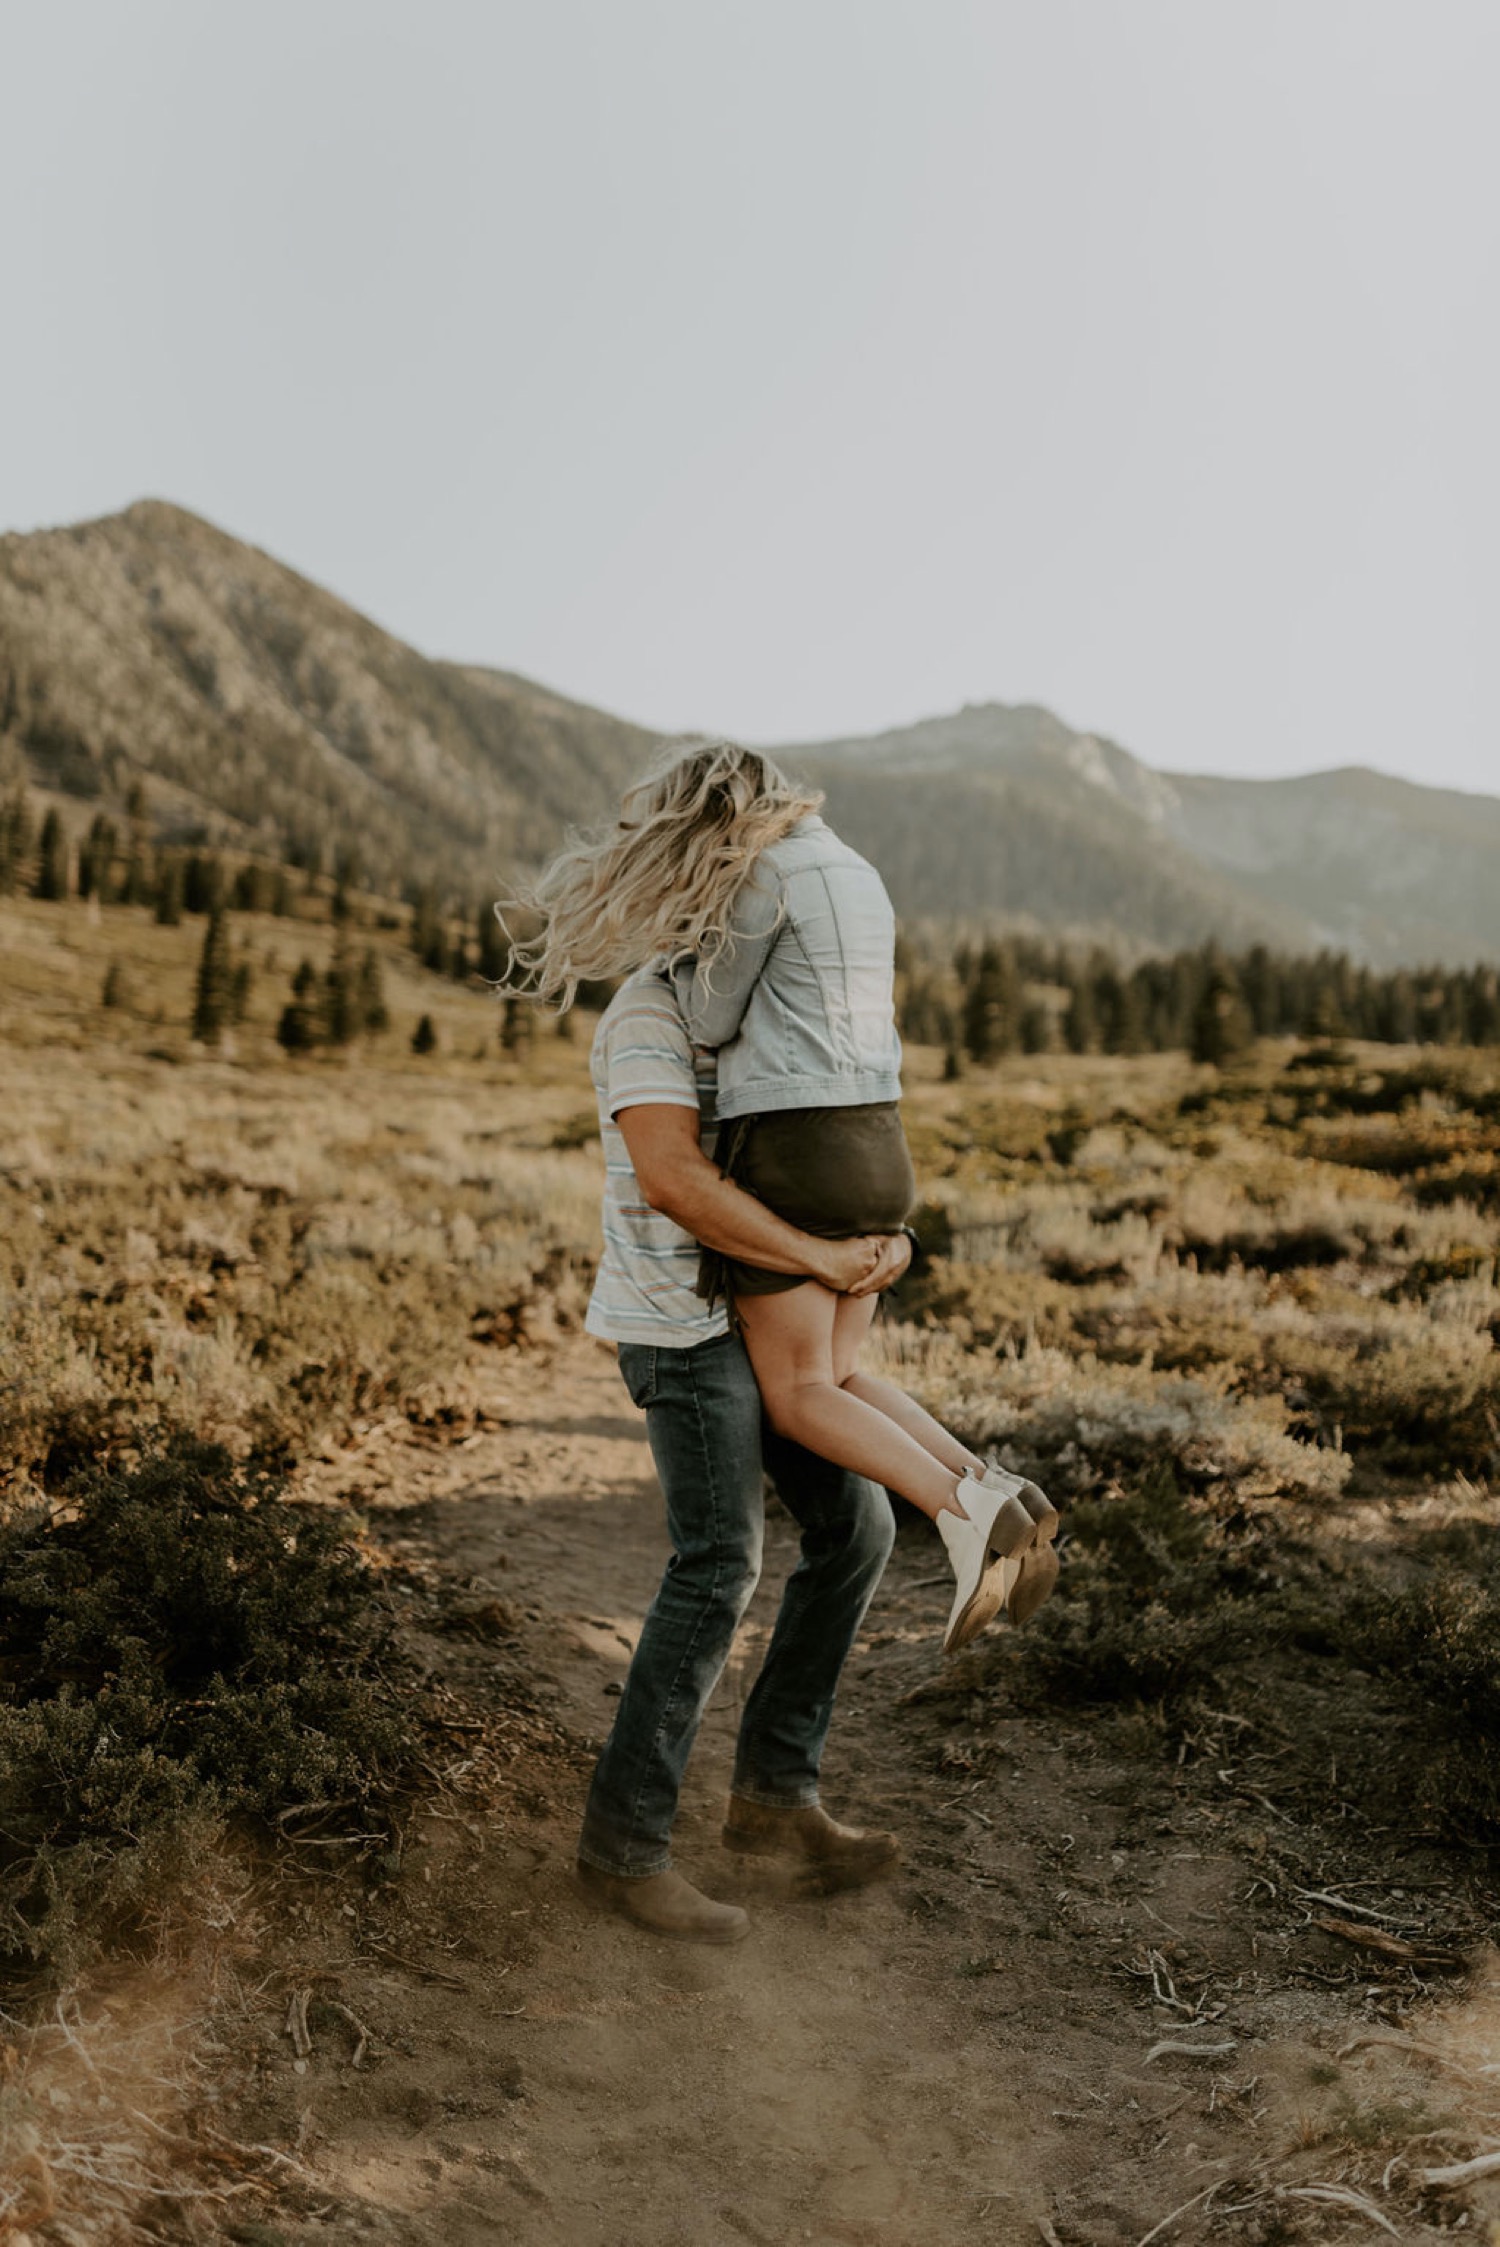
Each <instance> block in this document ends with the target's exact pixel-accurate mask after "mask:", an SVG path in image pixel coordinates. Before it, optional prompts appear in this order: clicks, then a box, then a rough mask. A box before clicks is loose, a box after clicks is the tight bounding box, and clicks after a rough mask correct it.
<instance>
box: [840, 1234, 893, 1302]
mask: <svg viewBox="0 0 1500 2247" xmlns="http://www.w3.org/2000/svg"><path fill="white" fill-rule="evenodd" d="M820 1246H821V1247H822V1248H823V1249H824V1250H825V1251H826V1258H825V1263H824V1268H823V1270H822V1271H820V1272H819V1273H818V1278H819V1279H820V1280H821V1281H822V1282H823V1285H824V1286H825V1287H831V1288H832V1289H833V1291H834V1293H835V1294H836V1295H878V1294H879V1293H880V1292H881V1291H882V1290H883V1289H885V1288H887V1287H890V1286H892V1285H893V1284H894V1283H895V1282H896V1281H897V1280H898V1279H900V1277H901V1275H902V1273H903V1272H904V1271H905V1270H906V1267H907V1265H908V1264H909V1263H910V1262H911V1240H910V1237H909V1236H908V1235H907V1234H905V1233H861V1234H859V1235H857V1237H856V1238H855V1239H853V1240H847V1241H824V1242H822V1243H821V1244H820Z"/></svg>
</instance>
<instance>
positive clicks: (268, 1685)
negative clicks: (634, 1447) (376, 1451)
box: [0, 1439, 416, 1970]
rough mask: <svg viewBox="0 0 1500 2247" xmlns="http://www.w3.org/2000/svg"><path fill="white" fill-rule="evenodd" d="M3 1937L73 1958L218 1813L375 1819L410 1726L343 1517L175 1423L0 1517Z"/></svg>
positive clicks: (406, 1763) (167, 1870)
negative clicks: (157, 1437)
mask: <svg viewBox="0 0 1500 2247" xmlns="http://www.w3.org/2000/svg"><path fill="white" fill-rule="evenodd" d="M0 1648H3V1652H0V1954H3V1953H4V1952H9V1953H10V1954H11V1959H12V1963H14V1962H15V1961H16V1960H17V1958H18V1957H29V1958H30V1959H31V1960H32V1961H34V1962H36V1963H38V1964H40V1965H43V1966H46V1967H52V1968H58V1969H63V1970H66V1969H68V1968H71V1967H73V1966H75V1965H76V1964H77V1963H78V1961H79V1958H80V1957H81V1956H82V1955H84V1954H85V1953H86V1952H87V1951H88V1950H89V1949H91V1948H92V1947H93V1946H94V1945H95V1944H96V1943H97V1942H98V1941H99V1940H101V1939H102V1938H103V1937H105V1936H106V1935H108V1936H110V1937H111V1939H114V1940H120V1939H124V1940H126V1941H128V1940H129V1936H130V1933H131V1928H132V1925H133V1924H134V1923H135V1922H137V1921H138V1919H139V1917H140V1914H141V1912H142V1909H143V1907H144V1906H145V1905H146V1904H147V1903H149V1901H150V1900H151V1897H152V1894H153V1892H159V1890H160V1887H161V1884H162V1883H163V1881H165V1880H168V1879H170V1878H171V1877H172V1875H173V1874H174V1873H176V1872H179V1871H181V1870H182V1869H183V1868H185V1866H186V1865H187V1864H188V1863H189V1862H190V1861H191V1860H192V1858H193V1857H194V1856H195V1855H196V1854H197V1853H198V1852H200V1851H202V1850H203V1849H204V1848H205V1847H206V1846H209V1845H211V1843H212V1841H213V1839H214V1838H215V1837H216V1836H218V1835H220V1834H222V1833H223V1831H224V1830H225V1827H226V1824H227V1823H228V1822H229V1821H233V1820H241V1821H261V1822H265V1821H270V1820H274V1819H275V1818H276V1817H277V1816H278V1815H281V1814H284V1813H285V1812H286V1811H288V1810H289V1809H292V1808H294V1807H302V1806H306V1807H308V1808H313V1807H316V1806H320V1805H321V1806H326V1805H331V1804H335V1803H336V1804H338V1805H339V1806H340V1819H341V1824H342V1825H344V1826H345V1827H355V1826H359V1825H361V1824H363V1826H364V1828H365V1829H366V1830H372V1829H374V1830H383V1829H384V1827H385V1825H386V1823H387V1822H388V1818H389V1813H390V1808H391V1805H392V1803H393V1801H394V1799H395V1797H396V1795H397V1794H398V1792H399V1790H400V1789H401V1787H402V1786H403V1785H404V1783H405V1780H406V1778H407V1776H408V1774H409V1771H410V1768H411V1766H412V1763H413V1760H414V1757H415V1754H416V1741H415V1737H414V1733H413V1729H412V1719H411V1715H410V1713H409V1703H410V1694H409V1691H408V1690H403V1678H402V1668H403V1665H402V1662H401V1659H400V1657H399V1654H398V1652H397V1650H396V1647H395V1641H394V1623H393V1619H392V1617H391V1616H390V1614H389V1612H388V1610H387V1607H386V1605H385V1603H384V1602H383V1601H382V1600H380V1599H379V1597H378V1596H376V1594H375V1589H374V1586H373V1583H372V1579H371V1576H370V1572H369V1570H368V1568H367V1566H366V1565H365V1563H364V1562H363V1561H362V1560H361V1558H360V1556H359V1554H358V1553H357V1552H356V1550H355V1549H354V1547H353V1546H352V1545H351V1543H350V1541H349V1528H348V1522H347V1520H346V1519H345V1518H344V1517H342V1516H340V1515H338V1514H336V1513H331V1512H329V1511H327V1510H325V1509H322V1508H315V1507H309V1506H304V1505H297V1504H293V1503H290V1502H288V1501H287V1500H286V1499H285V1498H284V1497H283V1496H282V1495H281V1492H280V1488H279V1486H278V1485H277V1483H276V1482H275V1481H274V1480H273V1479H271V1478H270V1477H268V1476H265V1475H259V1474H244V1473H242V1472H240V1471H239V1470H237V1469H236V1467H235V1465H234V1462H233V1461H232V1460H231V1459H230V1457H229V1455H228V1453H227V1452H224V1451H222V1450H219V1449H217V1448H215V1447H213V1446H210V1445H206V1444H200V1443H195V1442H192V1441H190V1440H186V1439H184V1440H182V1441H180V1442H178V1443H177V1444H175V1445H174V1446H172V1447H171V1448H170V1449H168V1450H167V1451H165V1452H162V1453H160V1454H158V1455H156V1456H154V1457H151V1458H148V1459H146V1460H144V1461H143V1462H142V1463H141V1464H140V1465H139V1466H137V1467H135V1468H134V1469H131V1470H125V1471H122V1470H113V1471H110V1470H102V1471H97V1472H94V1473H91V1474H88V1475H85V1476H83V1477H81V1478H79V1479H77V1480H76V1481H75V1482H73V1483H72V1484H71V1485H70V1486H69V1489H68V1491H67V1493H66V1499H65V1502H64V1503H63V1504H61V1505H57V1506H53V1507H50V1508H40V1509H36V1510H34V1511H32V1512H30V1513H29V1514H26V1515H23V1516H21V1517H20V1518H19V1519H17V1520H15V1521H14V1522H12V1523H11V1524H10V1525H9V1526H8V1527H6V1528H5V1529H4V1530H3V1531H0Z"/></svg>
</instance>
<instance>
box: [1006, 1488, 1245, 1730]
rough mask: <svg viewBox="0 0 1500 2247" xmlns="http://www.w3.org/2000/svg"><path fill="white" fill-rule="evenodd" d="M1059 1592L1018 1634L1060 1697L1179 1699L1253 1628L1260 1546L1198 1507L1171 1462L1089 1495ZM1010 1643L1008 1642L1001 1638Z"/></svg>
mask: <svg viewBox="0 0 1500 2247" xmlns="http://www.w3.org/2000/svg"><path fill="white" fill-rule="evenodd" d="M1068 1527H1069V1530H1070V1532H1071V1535H1070V1540H1069V1548H1068V1551H1067V1555H1066V1566H1065V1567H1064V1569H1063V1572H1062V1576H1061V1579H1060V1582H1059V1586H1058V1594H1057V1597H1056V1598H1054V1599H1053V1600H1052V1601H1051V1603H1050V1604H1049V1605H1048V1606H1046V1607H1044V1608H1043V1609H1042V1611H1041V1614H1040V1615H1039V1616H1038V1617H1037V1619H1036V1621H1035V1622H1034V1623H1033V1624H1030V1625H1028V1627H1027V1630H1026V1632H1025V1633H1024V1634H1023V1635H1021V1636H1019V1637H1018V1638H1017V1639H1016V1640H1015V1641H1014V1642H1012V1643H1013V1644H1014V1645H1015V1647H1016V1649H1017V1650H1018V1651H1017V1658H1018V1659H1019V1661H1020V1662H1021V1665H1022V1668H1023V1671H1024V1672H1025V1674H1026V1676H1027V1679H1028V1682H1030V1683H1032V1684H1035V1685H1036V1686H1038V1687H1039V1688H1041V1689H1042V1690H1043V1691H1045V1692H1046V1693H1047V1694H1049V1695H1050V1696H1052V1697H1053V1698H1055V1699H1064V1700H1071V1701H1081V1702H1098V1701H1105V1702H1108V1701H1116V1702H1124V1703H1138V1702H1148V1703H1155V1704H1164V1705H1168V1706H1170V1705H1172V1704H1175V1703H1178V1702H1181V1701H1182V1700H1183V1699H1184V1698H1186V1697H1189V1696H1191V1695H1192V1694H1194V1693H1199V1692H1203V1691H1206V1690H1207V1689H1208V1688H1209V1687H1211V1686H1212V1685H1214V1684H1215V1683H1216V1681H1217V1679H1218V1676H1219V1672H1220V1670H1221V1669H1222V1666H1223V1664H1224V1663H1225V1662H1227V1661H1229V1660H1231V1659H1232V1658H1233V1657H1234V1656H1235V1655H1236V1654H1237V1653H1239V1652H1241V1651H1243V1649H1244V1648H1245V1646H1246V1645H1247V1644H1248V1642H1249V1638H1250V1635H1251V1632H1252V1629H1253V1627H1254V1626H1253V1624H1252V1621H1251V1617H1250V1614H1249V1611H1248V1609H1247V1605H1246V1602H1245V1598H1244V1597H1243V1595H1244V1594H1246V1593H1249V1592H1251V1591H1253V1588H1254V1582H1255V1569H1254V1562H1253V1548H1252V1547H1249V1546H1245V1545H1240V1546H1236V1545H1235V1544H1233V1543H1231V1541H1230V1539H1229V1537H1228V1534H1227V1532H1226V1531H1225V1530H1224V1529H1223V1527H1222V1526H1221V1525H1219V1524H1216V1523H1214V1522H1212V1521H1210V1520H1208V1519H1205V1518H1204V1517H1203V1516H1202V1515H1200V1514H1197V1513H1195V1512H1194V1511H1193V1510H1192V1509H1191V1508H1190V1507H1189V1505H1188V1504H1187V1502H1186V1500H1185V1499H1184V1498H1183V1496H1182V1493H1181V1491H1180V1490H1179V1489H1178V1485H1177V1479H1176V1476H1175V1475H1174V1473H1173V1471H1172V1468H1171V1466H1170V1465H1169V1464H1168V1465H1161V1466H1158V1467H1157V1468H1156V1469H1155V1470H1154V1471H1152V1472H1151V1473H1148V1474H1147V1475H1146V1476H1145V1477H1144V1479H1143V1480H1142V1481H1141V1482H1140V1483H1139V1484H1138V1485H1137V1487H1136V1488H1135V1490H1134V1491H1132V1492H1131V1493H1130V1494H1129V1495H1128V1496H1126V1497H1124V1498H1117V1499H1114V1500H1087V1501H1084V1502H1083V1503H1082V1504H1080V1505H1077V1506H1075V1507H1073V1508H1072V1510H1071V1511H1070V1513H1069V1515H1068ZM996 1643H997V1645H998V1646H1002V1647H1003V1646H1005V1644H1006V1642H1005V1641H1004V1640H1000V1641H997V1642H996Z"/></svg>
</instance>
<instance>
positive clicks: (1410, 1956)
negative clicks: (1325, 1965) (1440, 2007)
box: [1313, 1919, 1464, 1974]
mask: <svg viewBox="0 0 1500 2247" xmlns="http://www.w3.org/2000/svg"><path fill="white" fill-rule="evenodd" d="M1313 1925H1314V1927H1321V1928H1322V1929H1323V1932H1324V1933H1325V1934H1326V1935H1337V1936H1338V1937H1339V1938H1340V1939H1341V1940H1342V1941H1343V1942H1346V1943H1357V1944H1358V1945H1359V1947H1360V1949H1361V1950H1367V1951H1378V1952H1379V1953H1380V1956H1381V1957H1382V1958H1391V1959H1396V1960H1398V1961H1399V1963H1400V1964H1401V1965H1403V1966H1427V1967H1431V1968H1433V1969H1434V1970H1436V1971H1438V1972H1440V1973H1447V1974H1456V1973H1461V1972H1462V1971H1463V1967H1464V1960H1463V1958H1462V1956H1461V1955H1460V1953H1459V1952H1458V1951H1452V1950H1444V1949H1442V1948H1440V1946H1439V1945H1437V1944H1435V1943H1409V1942H1407V1941H1406V1939H1405V1938H1404V1936H1401V1935H1388V1934H1387V1933H1386V1931H1385V1929H1384V1928H1383V1927H1361V1926H1359V1925H1357V1924H1356V1923H1355V1922H1354V1921H1353V1920H1347V1919H1314V1921H1313Z"/></svg>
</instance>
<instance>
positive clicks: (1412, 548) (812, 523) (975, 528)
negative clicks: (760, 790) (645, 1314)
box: [0, 0, 1500, 792]
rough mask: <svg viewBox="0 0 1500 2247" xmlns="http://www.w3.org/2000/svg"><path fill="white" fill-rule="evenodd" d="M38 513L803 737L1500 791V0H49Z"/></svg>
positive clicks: (628, 698) (20, 316) (27, 445)
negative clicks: (1057, 720) (1020, 744)
mask: <svg viewBox="0 0 1500 2247" xmlns="http://www.w3.org/2000/svg"><path fill="white" fill-rule="evenodd" d="M0 72H3V78H4V84H5V89H6V92H5V103H4V108H5V117H4V125H3V137H0V274H3V292H4V293H3V310H0V527H9V528H19V529H30V528H32V527H34V526H35V525H38V524H43V523H59V522H68V521H74V520H78V519H80V518H82V517H86V516H91V515H98V514H103V513H107V512H109V511H111V510H113V509H115V508H117V507H120V506H123V505H125V504H126V503H128V502H129V501H130V500H132V499H134V498H137V497H140V496H142V495H145V494H153V495H158V496H162V497H166V498H171V499H175V500H177V501H179V502H181V503H182V504H183V505H184V506H187V507H191V508H194V509H196V510H198V511H199V512H200V513H202V514H205V515H208V516H210V517H211V518H212V519H213V520H214V521H216V522H218V523H221V524H222V525H223V526H224V527H225V528H226V529H229V530H232V531H234V532H236V533H237V534H239V535H240V536H242V537H245V538H249V539H252V540H254V541H255V542H256V543H257V544H259V545H262V546H265V547H267V548H269V549H270V550H271V551H272V552H273V553H275V554H277V555H279V556H280V557H282V558H283V559H284V560H286V561H289V562H291V563H293V564H294V565H295V566H296V567H297V568H299V569H301V570H303V571H305V572H306V573H307V574H308V575H309V576H311V577H314V578H317V579H319V580H320V581H322V582H323V583H325V584H328V585H330V586H332V587H333V588H334V589H335V590H336V591H337V592H339V593H341V594H343V595H344V596H345V597H346V598H347V599H349V600H351V601H353V602H355V603H356V604H357V605H358V606H359V607H361V608H364V609H366V610H368V611H369V612H370V613H371V614H372V615H374V616H375V617H377V618H378V619H379V620H380V621H381V622H382V623H383V624H386V625H388V626H389V627H390V628H391V629H392V630H394V631H396V632H399V633H401V634H402V635H403V636H404V637H406V638H408V639H410V640H413V641H414V642H416V644H417V645H418V646H420V647H422V648H424V649H426V650H427V651H428V652H430V653H433V654H438V655H451V656H462V657H466V658H471V659H475V660H479V661H485V662H493V663H498V664H502V665H505V666H508V667H510V668H513V669H516V670H520V671H524V672H528V673H530V674H531V675H532V676H534V677H538V678H541V679H544V680H546V681H548V682H549V683H551V684H553V685H555V686H557V687H559V688H561V689H563V690H564V691H565V692H568V693H571V694H574V695H578V696H580V697H582V698H584V699H586V700H590V701H594V702H597V703H599V704H602V705H603V706H605V707H607V708H609V709H612V710H616V711H618V712H620V713H621V714H623V715H626V716H630V717H634V718H638V719H641V720H644V721H646V722H648V723H651V724H654V725H659V726H664V727H686V726H691V725H701V726H708V727H713V728H716V729H722V730H725V731H731V732H736V733H738V734H740V735H742V736H744V737H746V738H749V739H753V740H761V741H776V740H793V739H807V738H811V737H816V736H820V735H826V734H831V733H846V732H856V731H866V730H874V729H876V728H879V727H881V726H884V725H890V724H895V723H899V722H902V721H905V720H908V719H912V718H916V717H919V716H925V715H929V714H931V713H934V712H938V711H942V710H946V709H951V708H953V707H956V706H957V705H958V704H959V703H961V702H965V701H983V700H989V699H997V700H1001V701H1021V700H1034V701H1041V702H1046V703H1048V704H1050V705H1051V706H1052V707H1053V708H1055V709H1056V710H1058V711H1059V712H1060V713H1061V714H1062V715H1063V716H1064V717H1066V718H1067V719H1068V720H1069V721H1070V722H1072V723H1074V724H1077V725H1083V726H1090V727H1093V728H1096V729H1098V730H1099V731H1102V732H1106V733H1109V734H1112V735H1113V736H1115V738H1117V739H1119V740H1121V741H1123V742H1125V743H1126V744H1127V746H1129V747H1130V748H1132V749H1134V750H1136V751H1137V752H1138V753H1139V754H1140V755H1142V756H1144V757H1145V758H1147V759H1148V760H1149V761H1150V762H1152V763H1155V764H1160V765H1165V766H1168V767H1173V768H1179V769H1188V770H1194V769H1196V770H1203V771H1215V772H1232V773H1248V774H1266V773H1280V772H1294V771H1302V770H1307V769H1310V768H1312V767H1315V766H1321V765H1330V764H1339V763H1346V762H1354V761H1363V762H1368V763H1373V764H1376V765H1379V766H1381V767H1383V768H1384V769H1385V770H1387V771H1390V772H1397V773H1404V774H1407V775H1409V776H1410V777H1412V778H1415V779H1422V780H1429V781H1435V782H1443V783H1446V784H1448V785H1452V786H1459V787H1465V786H1466V787H1469V788H1479V789H1484V790H1486V791H1495V792H1500V725H1497V717H1496V700H1497V698H1496V681H1495V669H1496V664H1495V649H1496V643H1497V639H1500V632H1497V619H1500V558H1497V556H1500V436H1497V428H1496V400H1497V399H1500V133H1497V129H1496V121H1495V104H1496V88H1497V85H1500V5H1497V4H1496V0H753V4H751V0H741V4H739V5H731V4H729V0H528V4H526V5H521V4H518V0H290V4H289V0H256V4H255V5H254V6H253V7H252V6H250V5H247V4H243V0H241V4H231V0H213V4H210V5H205V4H204V0H46V5H45V6H43V5H38V4H37V0H0Z"/></svg>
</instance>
